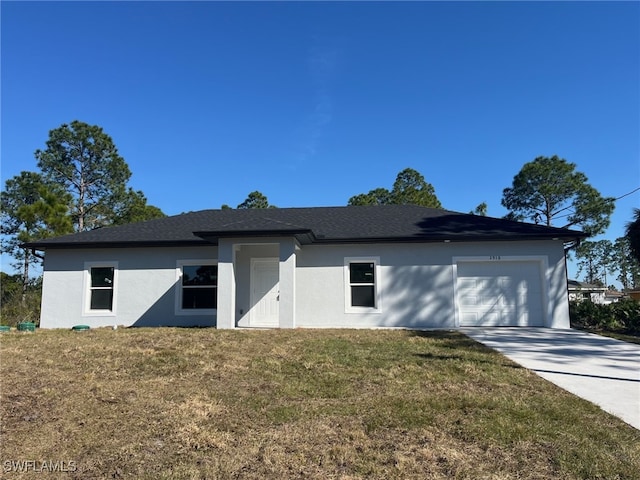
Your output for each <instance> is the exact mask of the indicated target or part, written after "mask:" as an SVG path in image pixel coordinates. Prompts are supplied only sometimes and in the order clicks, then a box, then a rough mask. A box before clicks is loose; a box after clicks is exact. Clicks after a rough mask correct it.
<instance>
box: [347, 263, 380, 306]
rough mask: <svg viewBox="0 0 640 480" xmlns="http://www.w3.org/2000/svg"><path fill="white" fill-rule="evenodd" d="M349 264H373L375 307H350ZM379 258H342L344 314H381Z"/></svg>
mask: <svg viewBox="0 0 640 480" xmlns="http://www.w3.org/2000/svg"><path fill="white" fill-rule="evenodd" d="M351 263H373V268H374V277H375V278H374V281H373V287H374V302H375V307H354V306H353V305H351V279H350V272H349V265H350V264H351ZM380 280H381V278H380V257H344V311H345V313H382V298H381V295H380Z"/></svg>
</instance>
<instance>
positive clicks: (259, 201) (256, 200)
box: [223, 190, 278, 209]
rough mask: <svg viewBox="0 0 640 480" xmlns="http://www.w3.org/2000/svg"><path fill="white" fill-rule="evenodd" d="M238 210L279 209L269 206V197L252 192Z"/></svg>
mask: <svg viewBox="0 0 640 480" xmlns="http://www.w3.org/2000/svg"><path fill="white" fill-rule="evenodd" d="M224 207H225V205H223V208H224ZM237 208H238V209H248V208H278V207H276V206H275V205H269V200H267V197H266V196H265V195H263V194H262V193H260V192H258V191H257V190H256V191H255V192H251V193H250V194H249V195H248V196H247V198H246V199H245V201H244V202H242V203H241V204H240V205H238V207H237Z"/></svg>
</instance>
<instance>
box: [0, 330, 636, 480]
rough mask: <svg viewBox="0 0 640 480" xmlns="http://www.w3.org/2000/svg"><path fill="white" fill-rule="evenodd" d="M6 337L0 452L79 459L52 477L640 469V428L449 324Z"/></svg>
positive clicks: (590, 474)
mask: <svg viewBox="0 0 640 480" xmlns="http://www.w3.org/2000/svg"><path fill="white" fill-rule="evenodd" d="M0 342H1V343H0V345H1V349H0V355H1V356H0V374H1V375H2V392H1V395H2V397H1V401H0V420H1V424H0V425H1V426H0V429H1V430H0V433H1V435H2V436H1V443H0V448H1V450H0V453H1V455H0V461H2V462H6V461H19V460H28V459H34V460H53V461H55V460H59V461H65V460H66V461H73V462H75V463H74V465H76V468H77V471H75V472H69V473H65V474H60V478H83V479H86V478H89V479H91V478H140V479H156V478H167V479H169V478H172V479H176V478H177V479H182V478H184V479H192V478H193V479H201V478H207V479H216V478H220V479H226V478H249V479H252V478H277V479H282V478H305V479H307V478H311V479H331V478H336V479H337V478H340V479H359V478H375V479H387V478H392V479H393V478H397V479H405V478H419V479H445V478H458V479H496V480H497V479H548V478H560V479H636V478H640V432H639V431H637V430H635V429H633V428H632V427H630V426H628V425H626V424H625V423H624V422H622V421H621V420H619V419H617V418H615V417H613V416H611V415H609V414H607V413H605V412H603V411H602V410H600V409H599V408H597V407H596V406H594V405H592V404H590V403H589V402H586V401H584V400H582V399H579V398H577V397H575V396H573V395H571V394H569V393H567V392H565V391H563V390H561V389H558V388H557V387H555V386H554V385H552V384H550V383H548V382H546V381H545V380H543V379H541V378H539V377H537V376H536V375H535V374H533V373H532V372H530V371H528V370H526V369H523V368H521V367H519V366H518V365H516V364H514V363H512V362H510V361H509V360H507V359H506V358H504V357H503V356H501V355H499V354H497V353H495V352H493V351H491V350H489V349H487V348H485V347H483V346H482V345H480V344H478V343H475V342H473V341H472V340H470V339H469V338H467V337H465V336H464V335H462V334H459V333H455V332H443V331H440V332H426V333H425V332H411V331H388V330H376V331H371V330H328V331H322V330H288V331H287V330H268V331H246V330H245V331H222V330H214V329H169V328H162V329H161V328H158V329H119V330H116V331H113V330H109V329H95V330H91V331H89V332H70V331H37V332H36V333H20V332H11V333H9V334H7V333H4V334H2V335H1V336H0ZM3 473H5V472H3ZM42 475H43V474H42V473H39V474H38V473H34V472H29V473H20V474H18V473H11V472H7V473H6V474H5V476H4V477H3V478H21V479H22V478H42ZM55 475H56V474H49V477H47V478H56V477H55Z"/></svg>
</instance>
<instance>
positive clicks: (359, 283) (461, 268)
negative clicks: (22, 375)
mask: <svg viewBox="0 0 640 480" xmlns="http://www.w3.org/2000/svg"><path fill="white" fill-rule="evenodd" d="M585 237H586V235H585V234H583V233H582V232H579V231H572V230H567V229H560V228H553V227H546V226H542V225H533V224H527V223H521V222H515V221H509V220H504V219H497V218H490V217H483V216H477V215H471V214H463V213H457V212H453V211H447V210H440V209H432V208H424V207H419V206H415V205H388V206H358V207H318V208H280V209H255V210H232V209H226V210H204V211H197V212H190V213H184V214H181V215H176V216H172V217H166V218H162V219H157V220H151V221H147V222H141V223H134V224H129V225H122V226H116V227H108V228H100V229H96V230H92V231H87V232H81V233H77V234H72V235H67V236H62V237H56V238H48V239H45V240H41V241H36V242H31V243H29V244H26V246H27V247H30V248H32V249H35V250H39V251H44V252H45V262H44V276H43V292H42V314H41V319H40V326H41V327H42V328H70V327H72V326H74V325H78V324H84V325H90V326H91V327H100V326H113V325H123V326H215V327H217V328H236V327H258V328H296V327H302V328H376V327H403V328H456V327H461V326H544V327H552V328H568V327H569V312H568V298H567V297H568V295H567V274H566V263H565V251H564V243H565V242H569V241H576V240H580V239H582V238H585Z"/></svg>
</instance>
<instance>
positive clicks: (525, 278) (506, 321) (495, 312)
mask: <svg viewBox="0 0 640 480" xmlns="http://www.w3.org/2000/svg"><path fill="white" fill-rule="evenodd" d="M457 271H458V274H457V277H458V279H457V289H456V291H457V297H458V298H457V305H458V313H459V319H460V326H467V327H475V326H505V327H517V326H522V327H524V326H529V327H542V326H544V314H543V312H544V309H543V302H542V300H543V295H542V276H541V272H540V262H523V261H513V262H509V261H497V262H458V269H457Z"/></svg>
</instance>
